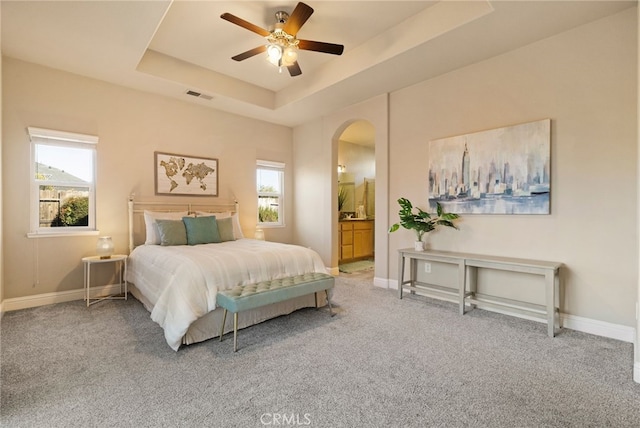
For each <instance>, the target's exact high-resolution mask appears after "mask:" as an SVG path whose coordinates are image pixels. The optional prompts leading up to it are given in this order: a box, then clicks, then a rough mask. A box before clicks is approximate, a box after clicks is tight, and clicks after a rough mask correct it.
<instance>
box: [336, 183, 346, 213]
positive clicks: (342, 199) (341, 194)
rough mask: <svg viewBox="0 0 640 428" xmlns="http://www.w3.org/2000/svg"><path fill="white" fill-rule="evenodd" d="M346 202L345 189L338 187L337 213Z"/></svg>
mask: <svg viewBox="0 0 640 428" xmlns="http://www.w3.org/2000/svg"><path fill="white" fill-rule="evenodd" d="M346 201H347V189H345V188H344V186H338V211H342V207H343V206H344V203H345V202H346Z"/></svg>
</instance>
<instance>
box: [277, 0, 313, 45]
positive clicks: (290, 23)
mask: <svg viewBox="0 0 640 428" xmlns="http://www.w3.org/2000/svg"><path fill="white" fill-rule="evenodd" d="M311 14H313V8H312V7H311V6H309V5H306V4H304V3H302V2H300V3H298V4H297V5H296V8H295V9H293V12H291V15H290V16H289V19H287V22H286V23H285V24H284V27H283V28H282V30H283V31H284V32H285V33H287V34H289V35H292V36H294V37H295V35H296V34H298V31H299V30H300V27H302V26H303V25H304V23H305V22H307V19H309V17H310V16H311Z"/></svg>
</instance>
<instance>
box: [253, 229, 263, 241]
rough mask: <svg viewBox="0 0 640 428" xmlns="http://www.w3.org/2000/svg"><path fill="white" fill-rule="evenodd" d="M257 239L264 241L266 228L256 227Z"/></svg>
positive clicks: (255, 236)
mask: <svg viewBox="0 0 640 428" xmlns="http://www.w3.org/2000/svg"><path fill="white" fill-rule="evenodd" d="M253 237H254V238H255V239H259V240H261V241H264V230H262V229H256V233H255V235H254V236H253Z"/></svg>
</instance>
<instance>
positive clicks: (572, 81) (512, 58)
mask: <svg viewBox="0 0 640 428" xmlns="http://www.w3.org/2000/svg"><path fill="white" fill-rule="evenodd" d="M636 25H637V24H636V11H635V9H631V10H627V11H625V12H622V13H620V14H617V15H614V16H612V17H609V18H605V19H602V20H600V21H596V22H594V23H592V24H588V25H585V26H582V27H579V28H576V29H574V30H572V31H568V32H566V33H563V34H560V35H558V36H555V37H552V38H549V39H546V40H543V41H540V42H538V43H534V44H531V45H529V46H526V47H523V48H521V49H518V50H515V51H513V52H511V53H508V54H505V55H501V56H499V57H496V58H493V59H490V60H487V61H484V62H481V63H478V64H475V65H472V66H469V67H465V68H463V69H460V70H457V71H455V72H452V73H449V74H447V75H444V76H441V77H438V78H435V79H431V80H429V81H425V82H423V83H421V84H418V85H415V86H413V87H410V88H406V89H405V90H401V91H397V92H395V93H393V94H391V97H390V130H391V133H390V172H391V175H390V183H391V188H390V195H389V200H390V201H395V200H396V199H397V198H398V197H401V196H403V197H407V198H409V199H410V200H412V201H413V202H414V203H415V204H418V205H420V206H422V207H426V205H427V187H426V186H427V161H428V155H429V154H428V141H429V140H432V139H437V138H442V137H448V136H453V135H460V134H465V133H469V132H475V131H480V130H485V129H492V128H498V127H502V126H506V125H512V124H518V123H523V122H530V121H535V120H539V119H543V118H551V119H552V136H551V139H552V142H551V158H552V177H551V179H552V196H551V215H543V216H499V215H496V216H490V215H489V216H487V215H485V216H474V215H466V216H464V218H463V220H462V222H461V225H460V226H461V230H460V231H459V232H456V231H453V230H443V231H439V232H437V233H435V234H433V235H431V236H430V237H429V238H428V239H429V241H430V244H431V245H432V247H434V248H437V249H441V250H454V251H465V252H472V253H484V254H493V255H504V256H515V257H523V258H535V259H543V260H554V261H560V262H564V263H565V264H566V266H567V268H566V270H565V271H564V272H563V280H564V287H565V293H564V296H563V297H564V303H563V305H562V308H561V311H562V312H563V313H565V314H569V315H576V316H580V317H586V318H589V319H593V320H600V321H605V322H609V323H614V324H619V325H624V326H629V327H632V326H635V325H636V322H635V308H634V303H635V301H636V300H637V299H636V296H637V294H636V289H637V281H638V248H637V238H636V236H637V229H638V226H637V209H638V208H637V203H636V202H637V192H636V191H635V188H636V186H637V128H636V120H637V115H636V108H637V106H636V97H637V92H636V90H635V89H636V84H637V61H636V55H637V49H636ZM390 206H391V208H390V209H391V212H392V216H391V219H392V220H394V219H395V218H397V209H398V207H397V204H394V203H391V205H390ZM394 207H395V208H394ZM394 213H395V215H393V214H394ZM412 241H413V238H412V235H411V232H409V231H400V232H397V233H395V234H393V235H392V236H391V240H390V252H389V257H390V259H391V260H393V258H394V257H395V251H396V250H397V249H398V248H401V247H406V246H410V243H411V242H412ZM391 266H392V268H391V277H392V278H395V276H396V266H395V265H394V264H393V263H392V264H391ZM497 279H498V281H497V282H500V281H502V282H503V284H502V285H499V284H498V287H499V288H502V289H505V288H506V289H507V291H508V292H514V293H515V294H516V296H517V294H518V293H519V292H518V291H514V290H513V289H514V288H515V287H514V286H513V285H511V286H509V284H510V279H509V278H504V279H501V278H497ZM505 282H506V284H505ZM505 286H506V287H505ZM533 297H534V299H535V297H536V296H533ZM538 297H539V296H538Z"/></svg>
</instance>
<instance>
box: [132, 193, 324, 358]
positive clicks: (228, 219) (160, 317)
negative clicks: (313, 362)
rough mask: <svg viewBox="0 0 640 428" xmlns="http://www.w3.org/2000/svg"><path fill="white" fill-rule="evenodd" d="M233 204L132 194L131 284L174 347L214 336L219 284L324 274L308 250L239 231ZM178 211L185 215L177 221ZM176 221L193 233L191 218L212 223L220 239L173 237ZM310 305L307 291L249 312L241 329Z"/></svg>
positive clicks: (311, 300) (218, 320)
mask: <svg viewBox="0 0 640 428" xmlns="http://www.w3.org/2000/svg"><path fill="white" fill-rule="evenodd" d="M237 210H238V207H237V204H235V203H222V204H216V205H205V204H198V205H196V204H181V203H180V204H177V203H165V202H137V201H134V200H133V198H130V200H129V247H130V248H129V249H130V255H129V259H128V266H127V275H126V280H127V282H128V284H129V290H130V292H131V293H132V294H133V296H134V297H135V298H136V299H138V300H139V301H141V302H142V304H143V305H144V307H145V308H146V309H147V310H149V311H150V313H151V318H152V319H153V321H155V322H156V323H158V324H159V325H160V326H161V327H162V328H163V330H164V335H165V339H166V341H167V344H168V345H169V346H170V347H171V348H172V349H173V350H175V351H177V350H178V349H179V348H180V346H181V345H189V344H192V343H196V342H201V341H204V340H208V339H211V338H213V337H216V336H218V335H219V333H220V327H221V323H222V312H223V311H222V309H216V294H217V292H218V290H222V289H228V288H231V287H233V286H234V285H246V284H251V283H255V282H258V281H264V280H271V279H277V278H284V277H287V276H293V275H299V274H304V273H310V272H322V273H326V268H325V266H324V263H323V262H322V259H321V258H320V256H319V255H318V254H317V253H316V252H315V251H313V250H311V249H308V248H305V247H301V246H297V245H289V244H281V243H275V242H268V241H262V240H256V239H248V238H245V237H244V236H242V231H241V229H240V225H239V221H238V214H237V212H238V211H237ZM212 215H214V216H215V217H211V216H212ZM183 217H186V219H185V220H182V219H183ZM191 219H193V220H191ZM196 219H197V220H196ZM205 219H206V220H205ZM181 222H184V224H185V225H186V226H187V227H186V229H187V230H188V231H191V232H193V230H194V229H193V228H192V229H190V228H189V227H191V225H192V224H199V225H203V224H204V225H210V224H211V222H216V223H217V225H219V226H220V228H219V236H221V237H222V239H223V241H222V242H218V240H216V242H215V243H197V244H194V242H183V241H182V240H181V239H182V238H179V239H174V240H173V241H172V239H171V233H170V232H169V231H170V230H174V229H175V227H179V226H180V224H181ZM207 231H208V229H207ZM231 231H232V232H231ZM181 233H182V232H181ZM188 235H189V237H193V236H196V235H195V233H191V234H189V233H188ZM223 235H224V236H223ZM167 236H168V237H169V238H167ZM180 236H182V235H180ZM204 241H205V242H206V241H207V240H206V239H204ZM196 242H197V239H196ZM190 244H192V245H190ZM322 297H323V296H320V295H318V304H320V305H324V304H325V303H326V301H325V299H324V298H322ZM314 306H316V298H315V296H314V295H309V296H303V297H300V298H296V299H291V300H289V301H285V302H281V303H278V304H274V305H269V306H265V307H263V308H258V309H255V310H251V311H247V313H246V314H244V313H243V317H242V318H241V320H242V323H241V324H240V325H239V327H240V328H244V327H247V326H249V325H253V324H257V323H260V322H262V321H265V320H267V319H270V318H274V317H277V316H280V315H285V314H289V313H291V312H293V311H295V310H298V309H301V308H305V307H314ZM227 324H228V325H226V326H225V331H230V330H232V328H233V327H232V325H231V320H227Z"/></svg>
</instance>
